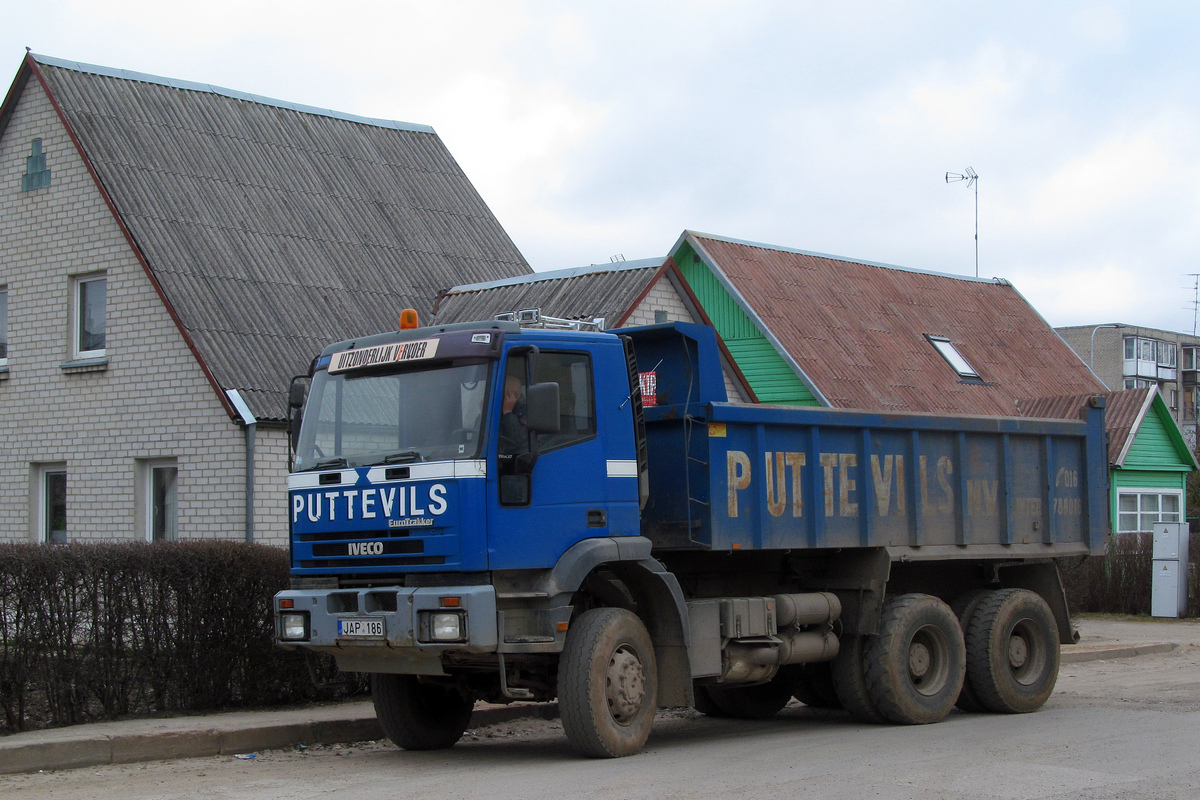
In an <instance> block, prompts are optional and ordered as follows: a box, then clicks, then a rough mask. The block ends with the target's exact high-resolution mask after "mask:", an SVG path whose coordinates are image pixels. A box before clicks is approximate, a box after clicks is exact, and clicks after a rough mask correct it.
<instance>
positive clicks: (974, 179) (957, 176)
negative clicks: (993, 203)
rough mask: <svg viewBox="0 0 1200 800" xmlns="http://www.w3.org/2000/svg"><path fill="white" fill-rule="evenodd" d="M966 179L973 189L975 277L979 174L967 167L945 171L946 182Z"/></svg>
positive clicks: (977, 251)
mask: <svg viewBox="0 0 1200 800" xmlns="http://www.w3.org/2000/svg"><path fill="white" fill-rule="evenodd" d="M959 181H966V182H967V188H968V189H974V190H975V277H976V278H978V277H979V176H978V175H976V174H975V170H973V169H971V168H970V167H967V169H966V171H965V172H947V173H946V183H958V182H959Z"/></svg>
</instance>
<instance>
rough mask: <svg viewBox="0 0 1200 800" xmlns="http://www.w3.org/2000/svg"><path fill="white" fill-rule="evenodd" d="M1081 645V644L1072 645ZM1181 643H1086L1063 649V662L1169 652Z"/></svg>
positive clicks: (1072, 662)
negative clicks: (1078, 648)
mask: <svg viewBox="0 0 1200 800" xmlns="http://www.w3.org/2000/svg"><path fill="white" fill-rule="evenodd" d="M1072 646H1073V647H1080V645H1072ZM1178 646H1179V645H1177V644H1173V643H1171V642H1150V643H1148V644H1132V645H1112V646H1098V647H1089V646H1087V645H1084V646H1083V648H1084V649H1080V650H1070V651H1068V650H1063V654H1062V659H1061V661H1062V663H1063V664H1078V663H1079V662H1081V661H1100V660H1102V659H1103V660H1106V659H1110V658H1133V657H1134V656H1145V655H1150V654H1151V653H1169V652H1171V651H1172V650H1174V649H1175V648H1176V647H1178Z"/></svg>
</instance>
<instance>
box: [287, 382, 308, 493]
mask: <svg viewBox="0 0 1200 800" xmlns="http://www.w3.org/2000/svg"><path fill="white" fill-rule="evenodd" d="M306 380H308V376H307V375H296V376H295V377H293V378H292V382H291V383H290V384H289V385H288V415H287V434H288V472H291V471H292V468H293V467H294V464H293V456H294V455H295V454H296V447H297V446H298V445H299V444H300V422H301V415H302V414H303V413H304V412H303V409H304V399H305V395H306V394H307V392H306V391H305V386H304V383H303V382H304V381H306Z"/></svg>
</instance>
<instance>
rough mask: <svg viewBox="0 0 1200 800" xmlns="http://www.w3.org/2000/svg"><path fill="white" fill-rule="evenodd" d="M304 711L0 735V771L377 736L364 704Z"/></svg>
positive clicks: (541, 711)
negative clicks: (309, 715) (305, 715)
mask: <svg viewBox="0 0 1200 800" xmlns="http://www.w3.org/2000/svg"><path fill="white" fill-rule="evenodd" d="M304 714H305V712H303V711H284V712H254V713H235V714H217V715H213V716H207V717H182V718H175V719H166V720H134V721H131V722H105V723H96V724H92V725H79V726H75V727H71V728H54V729H51V730H45V731H31V732H29V733H18V734H13V735H11V736H7V737H4V738H0V774H11V773H19V772H40V771H44V770H58V769H78V768H80V767H96V766H107V765H109V764H131V763H135V762H139V761H160V760H165V759H177V758H202V757H205V756H222V755H225V756H231V755H236V754H240V753H253V752H257V751H260V750H280V749H285V748H289V747H295V746H297V745H301V744H344V743H346V742H363V741H371V740H374V739H381V738H383V730H382V729H381V728H380V727H379V722H378V720H376V719H375V711H374V709H372V708H371V705H370V703H369V702H366V703H361V702H360V703H348V704H345V705H343V706H334V707H332V708H329V707H327V708H323V709H320V710H319V711H318V712H315V713H313V714H312V715H311V716H314V717H317V718H313V719H302V718H300V717H302V716H303V715H304ZM557 716H558V704H557V703H521V704H514V705H511V706H483V707H480V708H477V709H476V710H475V712H474V713H473V714H472V715H471V724H470V727H471V728H482V727H485V726H487V725H498V724H501V723H504V722H510V721H512V720H515V719H527V718H531V717H533V718H540V719H554V718H555V717H557Z"/></svg>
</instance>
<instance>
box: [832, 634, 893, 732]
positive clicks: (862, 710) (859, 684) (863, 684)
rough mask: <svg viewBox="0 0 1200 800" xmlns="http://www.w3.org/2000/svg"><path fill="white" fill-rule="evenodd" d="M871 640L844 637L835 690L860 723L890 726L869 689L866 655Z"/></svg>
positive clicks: (834, 667)
mask: <svg viewBox="0 0 1200 800" xmlns="http://www.w3.org/2000/svg"><path fill="white" fill-rule="evenodd" d="M869 646H870V639H869V638H868V637H866V636H843V637H842V641H841V648H840V649H839V650H838V654H837V658H835V659H834V660H833V661H832V662H831V664H830V669H831V672H832V676H833V687H834V689H835V690H836V691H837V696H838V699H839V700H840V701H841V703H842V708H844V709H846V710H847V711H849V712H850V716H852V717H854V718H855V719H856V720H858V721H859V722H874V723H880V722H886V721H887V720H886V719H885V718H884V716H883V715H882V714H880V713H879V710H878V709H877V708H875V703H874V701H872V700H871V693H870V691H868V689H867V661H866V653H867V650H868V649H869Z"/></svg>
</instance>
